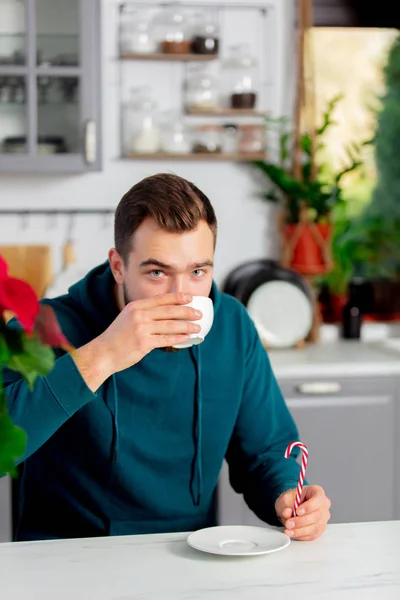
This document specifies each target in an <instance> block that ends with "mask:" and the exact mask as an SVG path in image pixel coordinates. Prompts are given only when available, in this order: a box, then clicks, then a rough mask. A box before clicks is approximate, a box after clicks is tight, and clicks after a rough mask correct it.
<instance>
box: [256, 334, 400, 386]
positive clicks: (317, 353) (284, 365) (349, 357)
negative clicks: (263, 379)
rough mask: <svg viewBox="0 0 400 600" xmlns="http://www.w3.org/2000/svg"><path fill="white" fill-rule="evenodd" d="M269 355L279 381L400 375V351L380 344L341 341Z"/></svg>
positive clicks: (272, 351)
mask: <svg viewBox="0 0 400 600" xmlns="http://www.w3.org/2000/svg"><path fill="white" fill-rule="evenodd" d="M268 354H269V358H270V361H271V365H272V368H273V370H274V373H275V376H276V377H277V378H278V379H279V380H282V379H291V378H299V377H346V376H349V377H350V376H353V377H355V376H360V377H362V376H365V377H374V376H399V375H400V352H399V351H396V350H392V349H390V348H386V347H385V346H384V345H383V344H378V343H366V342H358V341H337V342H332V343H324V344H308V345H307V346H306V347H305V348H302V349H289V350H270V351H269V352H268Z"/></svg>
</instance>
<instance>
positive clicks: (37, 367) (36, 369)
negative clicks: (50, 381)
mask: <svg viewBox="0 0 400 600" xmlns="http://www.w3.org/2000/svg"><path fill="white" fill-rule="evenodd" d="M54 360H55V358H54V352H53V350H52V349H51V348H50V347H49V346H45V345H43V344H42V343H41V342H40V340H39V338H38V337H37V336H36V335H33V336H28V335H26V334H23V352H21V353H17V354H13V355H12V356H11V358H10V360H9V361H8V362H7V363H6V366H7V367H8V368H9V369H12V370H13V371H17V372H18V373H21V375H22V377H23V378H24V379H25V381H26V382H27V384H28V385H29V387H30V389H33V386H34V383H35V381H36V379H37V377H39V376H40V375H43V376H44V375H47V373H49V371H51V369H52V368H53V365H54Z"/></svg>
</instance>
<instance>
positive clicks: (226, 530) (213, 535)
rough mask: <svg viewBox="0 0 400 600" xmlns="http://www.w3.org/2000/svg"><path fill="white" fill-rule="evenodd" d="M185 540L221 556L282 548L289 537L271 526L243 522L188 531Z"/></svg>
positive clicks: (243, 554)
mask: <svg viewBox="0 0 400 600" xmlns="http://www.w3.org/2000/svg"><path fill="white" fill-rule="evenodd" d="M187 543H188V544H189V546H192V548H196V550H200V551H201V552H208V553H210V554H222V555H224V556H257V555H259V554H269V553H270V552H278V550H283V549H284V548H286V547H287V546H289V544H290V538H289V537H288V536H287V535H285V534H284V533H281V532H280V531H275V530H273V529H267V528H264V527H249V526H246V525H224V526H219V527H209V528H207V529H200V530H199V531H195V532H194V533H191V534H190V535H189V537H188V539H187Z"/></svg>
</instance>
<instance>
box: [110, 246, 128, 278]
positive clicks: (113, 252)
mask: <svg viewBox="0 0 400 600" xmlns="http://www.w3.org/2000/svg"><path fill="white" fill-rule="evenodd" d="M108 260H109V263H110V267H111V271H112V274H113V276H114V279H115V282H116V283H118V285H122V284H123V282H124V261H123V259H122V256H121V255H120V253H119V252H118V250H117V249H116V248H111V249H110V250H109V252H108Z"/></svg>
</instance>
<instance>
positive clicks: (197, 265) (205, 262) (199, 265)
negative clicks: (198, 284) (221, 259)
mask: <svg viewBox="0 0 400 600" xmlns="http://www.w3.org/2000/svg"><path fill="white" fill-rule="evenodd" d="M213 266H214V263H213V261H212V260H202V261H201V262H198V263H193V264H192V265H189V268H190V269H191V270H193V271H194V270H195V269H201V268H202V267H213Z"/></svg>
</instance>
